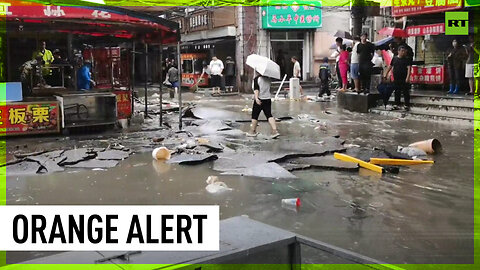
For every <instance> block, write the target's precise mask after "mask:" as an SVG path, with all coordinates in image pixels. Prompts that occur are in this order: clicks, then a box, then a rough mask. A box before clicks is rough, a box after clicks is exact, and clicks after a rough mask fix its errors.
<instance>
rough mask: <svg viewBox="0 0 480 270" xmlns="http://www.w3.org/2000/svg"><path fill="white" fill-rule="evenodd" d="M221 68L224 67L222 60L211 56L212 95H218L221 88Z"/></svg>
mask: <svg viewBox="0 0 480 270" xmlns="http://www.w3.org/2000/svg"><path fill="white" fill-rule="evenodd" d="M223 68H224V66H223V62H222V60H220V59H218V58H217V57H216V56H213V57H212V61H210V72H211V80H212V82H211V83H212V87H213V93H212V94H220V89H221V88H222V72H223Z"/></svg>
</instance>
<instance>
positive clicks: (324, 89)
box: [318, 57, 332, 97]
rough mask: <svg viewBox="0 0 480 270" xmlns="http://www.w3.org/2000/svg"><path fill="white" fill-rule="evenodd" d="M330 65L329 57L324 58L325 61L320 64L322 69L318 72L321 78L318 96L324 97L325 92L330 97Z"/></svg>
mask: <svg viewBox="0 0 480 270" xmlns="http://www.w3.org/2000/svg"><path fill="white" fill-rule="evenodd" d="M331 76H332V75H331V73H330V66H329V65H328V57H325V58H323V63H322V64H321V65H320V71H319V72H318V78H319V79H320V92H319V93H318V97H322V96H323V95H324V94H327V96H329V97H330V88H329V83H330V78H331Z"/></svg>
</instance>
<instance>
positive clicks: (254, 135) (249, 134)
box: [247, 132, 258, 137]
mask: <svg viewBox="0 0 480 270" xmlns="http://www.w3.org/2000/svg"><path fill="white" fill-rule="evenodd" d="M257 135H258V132H255V133H250V132H247V137H257Z"/></svg>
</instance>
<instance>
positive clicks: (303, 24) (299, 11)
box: [262, 6, 322, 29]
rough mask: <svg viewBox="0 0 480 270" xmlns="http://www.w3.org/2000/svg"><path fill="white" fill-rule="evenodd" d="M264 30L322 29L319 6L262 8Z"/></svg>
mask: <svg viewBox="0 0 480 270" xmlns="http://www.w3.org/2000/svg"><path fill="white" fill-rule="evenodd" d="M262 27H263V29H307V28H319V27H322V10H321V9H320V7H319V6H269V7H262Z"/></svg>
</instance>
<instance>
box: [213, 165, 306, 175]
mask: <svg viewBox="0 0 480 270" xmlns="http://www.w3.org/2000/svg"><path fill="white" fill-rule="evenodd" d="M222 174H225V175H243V176H251V177H260V178H274V179H295V178H297V177H296V176H295V175H293V174H292V173H291V172H289V171H287V170H286V169H284V168H283V167H282V166H280V165H278V164H277V163H275V162H269V163H262V164H257V165H255V166H252V167H248V168H243V169H237V170H230V171H226V172H223V173H222Z"/></svg>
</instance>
